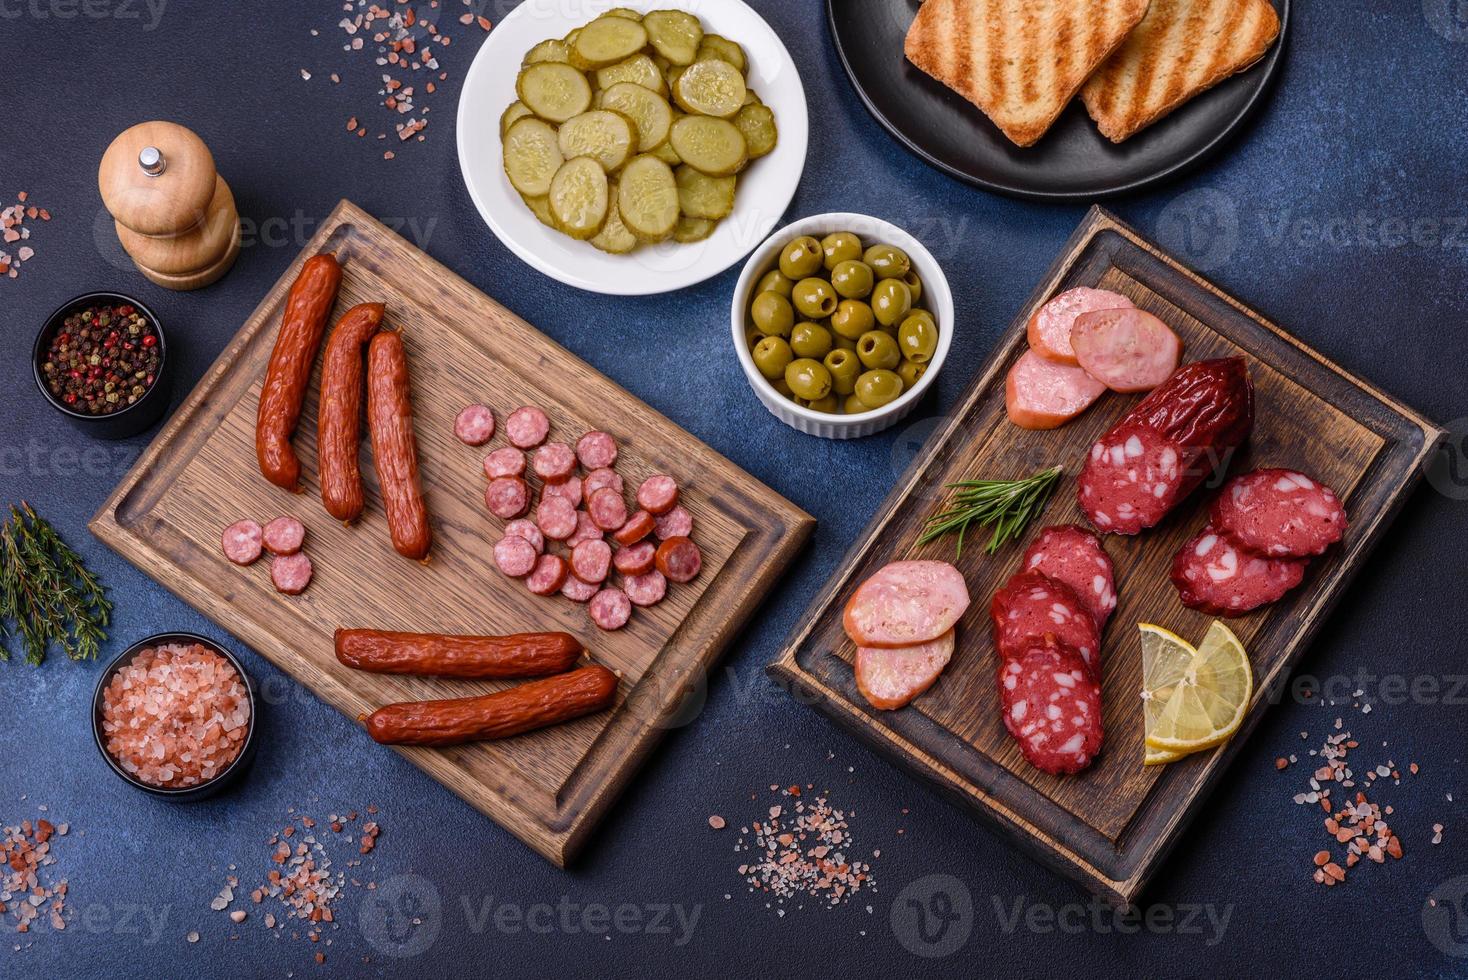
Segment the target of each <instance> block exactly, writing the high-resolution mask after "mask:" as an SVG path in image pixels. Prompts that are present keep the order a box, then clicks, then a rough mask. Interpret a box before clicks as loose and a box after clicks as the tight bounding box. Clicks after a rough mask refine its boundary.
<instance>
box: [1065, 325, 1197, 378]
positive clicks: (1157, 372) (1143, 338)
mask: <svg viewBox="0 0 1468 980" xmlns="http://www.w3.org/2000/svg"><path fill="white" fill-rule="evenodd" d="M1070 342H1071V346H1072V347H1074V348H1075V352H1076V360H1077V361H1079V362H1080V366H1081V367H1082V368H1084V369H1085V372H1086V373H1087V374H1089V375H1090V376H1091V377H1093V378H1095V379H1096V380H1097V381H1100V382H1101V383H1102V384H1104V385H1106V387H1108V388H1110V389H1111V390H1112V391H1120V392H1134V391H1151V390H1152V389H1153V388H1156V387H1157V386H1158V385H1160V384H1162V382H1164V381H1166V380H1167V379H1168V378H1169V377H1170V376H1171V375H1172V372H1174V371H1176V370H1177V365H1178V361H1180V360H1181V359H1182V356H1183V342H1182V341H1181V340H1179V339H1178V336H1177V334H1175V333H1173V332H1172V328H1171V327H1169V326H1168V325H1167V324H1165V323H1163V322H1162V321H1161V320H1159V319H1158V318H1157V317H1155V316H1153V315H1152V314H1150V313H1148V312H1147V311H1146V310H1097V311H1095V312H1094V313H1084V314H1082V315H1081V316H1078V317H1076V325H1075V329H1074V330H1072V331H1071V333H1070Z"/></svg>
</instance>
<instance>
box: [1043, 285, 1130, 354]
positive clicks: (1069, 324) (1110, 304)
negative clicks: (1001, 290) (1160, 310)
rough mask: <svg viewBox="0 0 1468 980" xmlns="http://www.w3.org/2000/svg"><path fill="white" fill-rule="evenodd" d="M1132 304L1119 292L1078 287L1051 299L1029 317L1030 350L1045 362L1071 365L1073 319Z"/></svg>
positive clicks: (1124, 307) (1128, 306) (1074, 320)
mask: <svg viewBox="0 0 1468 980" xmlns="http://www.w3.org/2000/svg"><path fill="white" fill-rule="evenodd" d="M1134 305H1135V304H1133V303H1132V301H1131V300H1129V299H1127V298H1126V297H1125V296H1123V295H1122V294H1121V293H1113V292H1111V291H1110V290H1107V289H1091V288H1090V287H1088V286H1078V287H1077V288H1075V289H1068V290H1066V291H1065V292H1063V293H1061V294H1060V295H1059V296H1056V297H1054V298H1053V299H1051V300H1050V301H1049V302H1048V303H1046V304H1045V305H1044V306H1042V307H1040V308H1039V309H1038V310H1036V311H1035V315H1034V316H1032V317H1030V322H1029V326H1028V327H1027V328H1026V335H1027V339H1028V340H1029V342H1030V350H1032V351H1034V352H1035V353H1036V354H1038V355H1039V356H1040V357H1043V358H1045V360H1047V361H1053V362H1054V363H1056V364H1069V365H1072V366H1074V365H1075V364H1076V363H1077V362H1076V352H1075V350H1074V349H1073V348H1072V346H1071V333H1072V330H1073V329H1074V327H1075V322H1076V317H1078V316H1080V315H1081V314H1082V313H1089V312H1091V311H1092V310H1118V309H1123V310H1124V309H1130V308H1131V307H1132V306H1134Z"/></svg>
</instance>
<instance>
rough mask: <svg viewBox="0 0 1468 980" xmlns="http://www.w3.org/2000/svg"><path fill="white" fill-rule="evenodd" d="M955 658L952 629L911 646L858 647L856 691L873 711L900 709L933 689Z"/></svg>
mask: <svg viewBox="0 0 1468 980" xmlns="http://www.w3.org/2000/svg"><path fill="white" fill-rule="evenodd" d="M952 657H953V630H949V631H948V632H947V633H944V634H943V635H942V636H940V637H938V638H937V639H936V640H930V641H929V642H927V643H921V644H919V645H917V646H912V647H896V648H893V649H882V648H881V647H857V648H856V689H857V690H858V691H860V692H861V696H862V697H864V698H866V699H867V703H868V704H870V705H871V706H872V707H873V708H879V709H881V710H883V711H891V710H893V709H895V708H901V707H904V706H905V705H907V704H908V702H910V701H912V699H913V698H915V697H917V696H918V695H919V694H921V693H923V692H924V691H926V690H927V689H928V688H930V687H932V686H933V682H934V681H936V680H937V679H938V675H939V674H941V673H943V668H945V667H947V666H948V661H949V660H950V659H952Z"/></svg>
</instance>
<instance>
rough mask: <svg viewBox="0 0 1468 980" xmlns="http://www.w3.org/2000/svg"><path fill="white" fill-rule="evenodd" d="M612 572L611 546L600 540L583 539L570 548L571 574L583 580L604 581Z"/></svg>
mask: <svg viewBox="0 0 1468 980" xmlns="http://www.w3.org/2000/svg"><path fill="white" fill-rule="evenodd" d="M611 573H612V546H611V545H609V544H607V543H606V542H605V541H602V540H593V541H583V542H581V543H580V544H578V545H577V546H576V547H575V548H572V549H571V574H572V575H574V576H576V577H577V578H579V579H580V580H581V581H583V582H591V583H593V584H595V583H599V582H605V581H606V580H607V576H608V575H610V574H611Z"/></svg>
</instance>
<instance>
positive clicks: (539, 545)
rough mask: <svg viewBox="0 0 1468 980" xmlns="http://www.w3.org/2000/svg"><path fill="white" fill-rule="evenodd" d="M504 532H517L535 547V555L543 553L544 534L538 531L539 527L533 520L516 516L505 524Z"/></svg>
mask: <svg viewBox="0 0 1468 980" xmlns="http://www.w3.org/2000/svg"><path fill="white" fill-rule="evenodd" d="M505 533H506V534H518V535H519V536H520V537H522V538H524V539H525V540H526V541H529V542H530V543H531V544H532V545H533V546H534V547H535V553H536V554H537V555H543V554H545V535H544V534H541V533H540V528H538V527H536V526H535V522H534V521H532V520H527V519H526V518H523V517H521V518H518V519H517V520H513V521H511V522H510V523H508V524H506V525H505Z"/></svg>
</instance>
